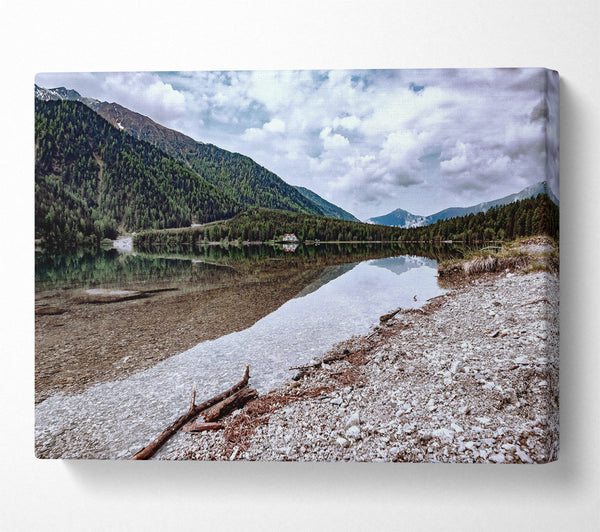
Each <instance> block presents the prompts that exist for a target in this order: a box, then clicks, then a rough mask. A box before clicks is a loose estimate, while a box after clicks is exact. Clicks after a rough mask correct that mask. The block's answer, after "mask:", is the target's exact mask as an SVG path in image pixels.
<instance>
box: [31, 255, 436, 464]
mask: <svg viewBox="0 0 600 532" xmlns="http://www.w3.org/2000/svg"><path fill="white" fill-rule="evenodd" d="M382 261H383V262H382ZM278 262H279V261H275V263H278ZM441 293H442V290H441V289H440V288H439V286H438V284H437V279H436V263H435V261H434V260H432V259H428V258H419V257H414V256H409V257H405V256H400V257H395V258H391V259H387V258H384V259H379V260H377V259H368V260H365V261H363V262H360V263H356V262H355V263H351V264H346V265H338V266H331V267H329V268H326V269H325V270H324V272H323V276H322V277H321V278H320V279H318V280H317V281H315V282H314V283H313V284H312V285H308V286H307V287H306V288H305V290H304V293H302V294H299V295H298V297H296V298H292V299H290V300H288V301H287V302H285V303H284V304H283V305H281V306H280V307H279V308H278V309H277V310H276V311H274V312H272V313H270V314H268V315H267V316H265V317H263V318H262V319H259V320H258V321H257V322H256V323H254V324H253V325H252V326H251V327H248V328H246V329H244V330H242V331H239V332H234V333H231V334H227V335H225V336H222V337H220V338H217V339H215V340H211V341H206V342H202V343H200V344H198V345H196V346H195V347H193V348H192V349H189V350H187V351H185V352H183V353H181V354H179V355H176V356H173V357H171V358H169V359H167V360H165V361H164V362H161V363H159V364H157V365H156V366H154V367H153V368H151V369H148V370H146V371H143V372H139V373H136V374H134V375H131V376H130V377H128V378H127V379H124V380H122V381H118V382H110V383H105V384H99V385H96V386H94V387H92V388H90V389H88V390H86V391H85V392H83V393H81V394H78V395H74V396H70V397H64V396H61V395H55V396H53V397H50V398H49V399H47V400H46V401H44V402H42V403H40V404H39V405H38V406H37V407H36V443H37V445H38V450H39V449H40V448H43V449H44V453H46V455H47V456H62V457H65V458H66V457H89V458H92V457H94V458H115V457H125V456H131V454H133V453H134V452H135V451H137V450H139V449H140V448H141V447H142V446H144V445H145V444H147V443H148V442H149V441H151V440H152V438H154V437H155V436H156V435H157V434H159V433H160V432H161V431H162V430H163V429H164V428H165V427H166V426H167V425H168V424H169V423H170V422H171V421H172V420H173V419H175V418H176V417H177V416H178V415H180V414H181V412H182V411H183V410H185V408H186V407H187V403H188V402H189V393H190V390H191V388H192V383H194V382H196V383H197V384H198V390H199V397H198V402H200V400H202V399H205V398H208V397H211V396H213V395H216V394H217V393H219V392H221V391H223V389H225V388H227V387H229V386H230V385H231V384H232V383H234V382H237V380H239V376H240V375H241V374H242V372H243V368H244V366H245V364H249V365H250V368H251V383H250V384H251V385H252V386H253V387H256V388H258V389H259V390H260V391H262V392H264V391H268V390H269V389H271V388H273V387H275V386H276V385H277V384H279V383H281V382H282V381H284V380H285V379H286V378H288V377H289V376H290V374H289V371H288V368H289V367H290V366H295V365H299V364H303V363H306V362H308V361H309V360H310V359H311V358H313V357H317V356H319V355H320V354H322V353H323V352H325V351H327V350H328V349H329V348H330V347H331V346H332V345H334V344H335V343H337V342H339V341H341V340H344V339H347V338H349V337H351V336H353V335H355V334H364V333H366V332H367V331H368V330H369V328H370V327H371V326H372V325H373V324H374V323H377V322H378V318H379V316H381V315H382V314H384V313H386V312H389V311H390V310H393V309H395V308H397V307H398V306H401V307H403V308H410V307H415V306H417V305H420V304H422V302H424V301H426V300H427V299H428V298H432V297H435V296H437V295H439V294H441ZM415 296H417V297H416V299H417V301H415Z"/></svg>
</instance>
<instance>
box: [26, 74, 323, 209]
mask: <svg viewBox="0 0 600 532" xmlns="http://www.w3.org/2000/svg"><path fill="white" fill-rule="evenodd" d="M35 97H36V98H37V99H39V100H45V101H48V100H74V101H80V102H82V103H84V104H85V105H87V106H88V107H90V108H91V109H93V110H94V111H95V112H96V113H98V114H99V115H100V116H102V117H103V118H104V119H105V120H107V121H108V122H110V123H111V124H113V125H114V126H115V127H117V128H119V129H120V130H122V131H125V132H126V133H128V134H129V135H131V136H133V137H135V138H137V139H139V140H144V141H146V142H149V143H151V144H153V145H154V146H156V147H157V148H160V149H161V150H162V151H164V152H165V153H166V154H167V155H169V156H171V157H173V158H174V159H176V160H178V161H180V162H183V163H184V164H185V165H186V166H187V167H188V168H190V169H191V170H192V171H193V172H195V173H197V174H198V175H199V176H200V177H202V178H203V179H205V180H206V181H208V182H209V183H211V184H213V185H215V186H216V187H217V188H219V189H220V190H222V191H223V192H224V193H225V194H227V195H228V196H229V197H230V198H232V199H233V200H235V201H236V202H238V203H240V204H242V205H245V206H260V207H266V208H271V209H283V210H290V211H293V212H304V213H307V214H318V215H325V213H324V212H323V210H322V209H321V208H320V207H319V205H318V204H316V203H315V202H313V201H311V200H310V199H309V198H308V197H306V196H305V195H303V194H301V193H300V191H299V190H297V189H296V188H295V187H293V186H292V185H289V184H288V183H286V182H285V181H283V179H281V178H280V177H279V176H277V175H276V174H274V173H273V172H271V171H269V170H267V169H266V168H264V167H262V166H260V165H259V164H258V163H256V162H255V161H253V160H252V159H250V158H249V157H246V156H245V155H241V154H239V153H233V152H229V151H227V150H224V149H222V148H219V147H217V146H214V145H212V144H206V143H203V142H198V141H196V140H194V139H192V138H191V137H188V136H187V135H184V134H183V133H180V132H179V131H175V130H173V129H169V128H167V127H165V126H162V125H160V124H158V123H156V122H154V121H153V120H152V119H150V118H148V117H147V116H144V115H142V114H140V113H136V112H134V111H131V110H130V109H127V108H126V107H123V106H122V105H119V104H118V103H108V102H101V101H99V100H95V99H93V98H85V97H83V96H81V95H80V94H79V93H78V92H77V91H75V90H71V89H66V88H64V87H59V88H54V89H45V88H42V87H39V86H37V85H36V86H35ZM323 201H324V200H323ZM334 207H335V206H334Z"/></svg>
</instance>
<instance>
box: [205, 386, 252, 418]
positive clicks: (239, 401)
mask: <svg viewBox="0 0 600 532" xmlns="http://www.w3.org/2000/svg"><path fill="white" fill-rule="evenodd" d="M257 397H258V392H257V391H256V390H254V389H253V388H248V387H246V388H242V389H241V390H240V391H239V392H236V393H234V394H233V395H230V396H229V397H227V398H225V399H223V400H222V401H221V402H219V403H217V404H216V405H215V406H211V407H210V408H208V409H206V410H205V411H204V412H202V417H203V418H204V421H214V420H215V419H219V418H220V417H223V416H226V415H227V414H229V412H233V411H234V410H235V409H237V408H241V407H242V406H244V405H245V404H246V403H247V402H248V401H251V400H252V399H256V398H257Z"/></svg>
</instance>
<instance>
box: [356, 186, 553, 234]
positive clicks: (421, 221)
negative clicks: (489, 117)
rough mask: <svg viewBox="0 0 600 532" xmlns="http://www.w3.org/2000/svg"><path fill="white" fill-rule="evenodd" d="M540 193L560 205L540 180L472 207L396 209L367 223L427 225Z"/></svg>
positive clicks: (409, 225) (398, 225) (406, 225)
mask: <svg viewBox="0 0 600 532" xmlns="http://www.w3.org/2000/svg"><path fill="white" fill-rule="evenodd" d="M539 194H546V195H547V196H548V198H549V199H550V200H551V201H552V203H554V204H555V205H557V206H558V205H559V201H558V198H557V197H556V196H555V195H554V193H553V192H552V190H551V189H550V187H549V186H548V183H547V182H546V181H540V182H539V183H535V184H533V185H530V186H528V187H526V188H524V189H523V190H521V191H520V192H517V193H515V194H509V195H508V196H504V197H503V198H499V199H495V200H491V201H485V202H483V203H478V204H477V205H472V206H470V207H449V208H447V209H444V210H441V211H439V212H436V213H435V214H431V215H429V216H419V215H416V214H412V213H410V212H408V211H405V210H402V209H396V210H395V211H392V212H390V213H388V214H385V215H383V216H376V217H374V218H369V220H367V223H372V224H378V225H389V226H391V227H402V228H408V227H423V226H426V225H431V224H434V223H435V222H437V221H438V220H448V219H449V218H456V217H458V216H467V215H468V214H477V213H478V212H487V211H488V210H489V209H491V208H492V207H501V206H503V205H508V204H509V203H513V202H515V201H519V200H522V199H527V198H533V197H535V196H537V195H539Z"/></svg>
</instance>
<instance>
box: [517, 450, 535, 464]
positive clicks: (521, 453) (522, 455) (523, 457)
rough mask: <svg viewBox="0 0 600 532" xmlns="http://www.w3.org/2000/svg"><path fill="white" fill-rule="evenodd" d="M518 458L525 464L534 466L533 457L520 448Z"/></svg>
mask: <svg viewBox="0 0 600 532" xmlns="http://www.w3.org/2000/svg"><path fill="white" fill-rule="evenodd" d="M516 452H517V456H518V457H519V458H520V459H521V462H525V463H527V464H533V460H532V459H531V457H530V456H529V455H528V454H527V453H526V452H525V451H523V450H522V449H521V448H520V447H517V451H516Z"/></svg>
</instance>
